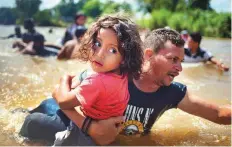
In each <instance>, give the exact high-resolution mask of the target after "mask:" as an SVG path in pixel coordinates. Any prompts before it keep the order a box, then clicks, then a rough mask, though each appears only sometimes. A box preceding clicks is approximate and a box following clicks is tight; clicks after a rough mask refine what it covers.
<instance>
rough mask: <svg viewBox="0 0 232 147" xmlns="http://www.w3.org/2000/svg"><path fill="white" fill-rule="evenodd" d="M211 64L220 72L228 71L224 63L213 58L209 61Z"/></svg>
mask: <svg viewBox="0 0 232 147" xmlns="http://www.w3.org/2000/svg"><path fill="white" fill-rule="evenodd" d="M209 61H210V62H211V63H213V64H216V65H217V66H218V68H219V69H220V70H223V71H228V70H229V67H228V66H226V65H224V63H222V62H220V61H218V60H217V59H216V58H215V57H212V58H210V60H209Z"/></svg>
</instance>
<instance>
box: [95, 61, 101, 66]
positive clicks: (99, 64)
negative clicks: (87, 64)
mask: <svg viewBox="0 0 232 147" xmlns="http://www.w3.org/2000/svg"><path fill="white" fill-rule="evenodd" d="M93 63H94V64H96V65H97V66H103V64H102V63H100V62H97V61H93Z"/></svg>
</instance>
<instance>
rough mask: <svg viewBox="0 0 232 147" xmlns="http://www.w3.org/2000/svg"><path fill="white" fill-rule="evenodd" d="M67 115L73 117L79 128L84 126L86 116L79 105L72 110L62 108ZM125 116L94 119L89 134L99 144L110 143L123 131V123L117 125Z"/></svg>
mask: <svg viewBox="0 0 232 147" xmlns="http://www.w3.org/2000/svg"><path fill="white" fill-rule="evenodd" d="M62 111H63V112H64V113H65V114H66V116H67V117H68V118H69V119H71V120H72V121H73V122H74V123H75V124H76V125H77V126H78V127H79V128H81V127H82V124H83V122H84V119H85V116H84V114H83V113H82V111H81V110H80V109H79V107H75V109H70V110H62ZM123 121H124V120H123V116H118V117H112V118H109V119H106V120H98V121H96V120H93V121H92V122H91V124H90V127H89V129H88V134H89V135H90V136H91V138H92V139H93V140H94V142H95V143H96V144H98V145H109V144H110V143H112V142H113V141H114V140H115V138H116V136H117V135H118V134H119V132H120V131H121V125H117V126H116V124H119V123H121V122H123Z"/></svg>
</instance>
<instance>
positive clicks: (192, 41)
mask: <svg viewBox="0 0 232 147" xmlns="http://www.w3.org/2000/svg"><path fill="white" fill-rule="evenodd" d="M201 39H202V36H201V34H200V33H199V32H193V33H191V34H190V35H189V37H188V39H187V45H188V48H185V57H184V62H186V63H197V62H207V61H209V62H211V63H213V64H216V65H217V66H218V68H219V69H220V70H222V71H228V70H229V67H228V66H226V65H224V63H222V62H220V61H218V60H217V59H216V58H215V57H214V56H213V55H212V54H211V53H210V52H209V51H206V50H204V49H202V48H201V47H200V43H201Z"/></svg>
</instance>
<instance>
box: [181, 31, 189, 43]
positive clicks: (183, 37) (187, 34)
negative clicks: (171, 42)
mask: <svg viewBox="0 0 232 147" xmlns="http://www.w3.org/2000/svg"><path fill="white" fill-rule="evenodd" d="M180 35H181V38H182V39H183V40H184V41H185V42H186V41H187V40H188V37H189V33H188V31H187V30H183V31H181V32H180Z"/></svg>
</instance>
